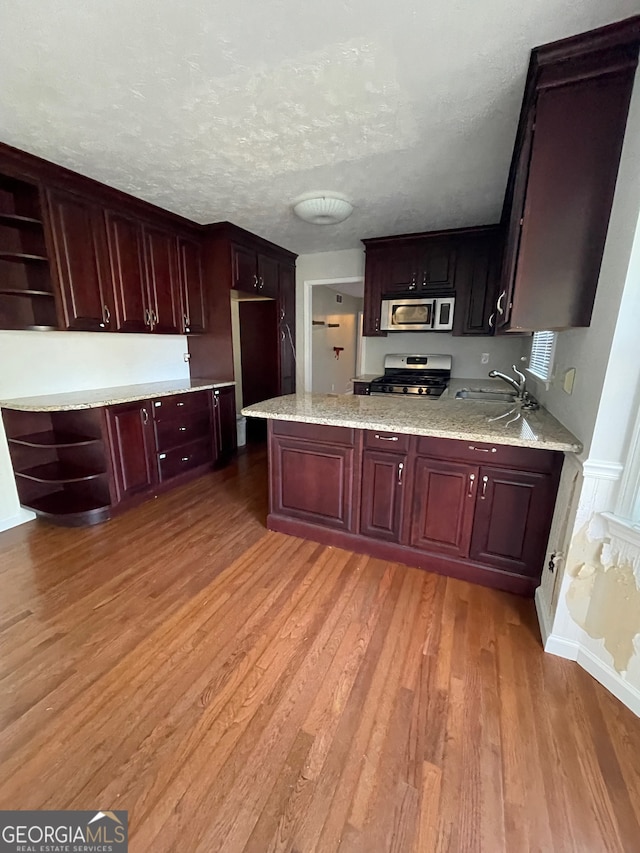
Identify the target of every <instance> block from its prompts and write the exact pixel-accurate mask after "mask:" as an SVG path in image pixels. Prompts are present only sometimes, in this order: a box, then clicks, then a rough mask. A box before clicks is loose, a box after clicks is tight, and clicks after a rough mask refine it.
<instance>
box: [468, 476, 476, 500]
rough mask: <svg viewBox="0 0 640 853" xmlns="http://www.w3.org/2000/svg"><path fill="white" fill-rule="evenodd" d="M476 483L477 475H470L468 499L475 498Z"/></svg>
mask: <svg viewBox="0 0 640 853" xmlns="http://www.w3.org/2000/svg"><path fill="white" fill-rule="evenodd" d="M475 481H476V475H475V474H469V491H468V492H467V497H468V498H472V497H473V484H474V483H475Z"/></svg>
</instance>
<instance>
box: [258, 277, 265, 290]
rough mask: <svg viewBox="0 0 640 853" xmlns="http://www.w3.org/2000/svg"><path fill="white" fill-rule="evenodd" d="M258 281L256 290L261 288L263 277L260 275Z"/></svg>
mask: <svg viewBox="0 0 640 853" xmlns="http://www.w3.org/2000/svg"><path fill="white" fill-rule="evenodd" d="M258 281H259V284H258V290H262V288H263V287H264V279H263V278H262V276H260V278H259V279H258Z"/></svg>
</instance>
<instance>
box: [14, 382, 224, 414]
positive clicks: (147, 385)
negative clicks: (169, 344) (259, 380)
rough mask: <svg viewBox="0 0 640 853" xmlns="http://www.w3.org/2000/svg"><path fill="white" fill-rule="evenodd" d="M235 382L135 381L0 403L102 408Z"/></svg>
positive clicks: (31, 408)
mask: <svg viewBox="0 0 640 853" xmlns="http://www.w3.org/2000/svg"><path fill="white" fill-rule="evenodd" d="M235 384H236V383H235V382H233V381H231V380H224V379H210V378H204V379H191V380H188V379H186V380H185V379H177V380H169V381H168V382H144V383H138V384H136V385H122V386H114V387H113V388H97V389H95V390H93V389H91V390H87V391H69V392H62V393H60V394H45V395H39V396H34V397H16V398H14V399H11V400H0V407H2V408H3V409H11V410H12V411H18V412H71V411H80V410H81V409H99V408H101V407H103V406H115V405H118V404H119V403H135V402H136V401H137V400H146V399H149V398H155V397H170V396H172V395H174V394H190V393H193V392H194V391H207V390H211V389H213V388H227V387H229V386H230V385H235Z"/></svg>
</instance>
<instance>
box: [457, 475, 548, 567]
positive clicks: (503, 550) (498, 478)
mask: <svg viewBox="0 0 640 853" xmlns="http://www.w3.org/2000/svg"><path fill="white" fill-rule="evenodd" d="M553 485H554V481H553V478H552V477H551V476H549V474H542V473H536V472H530V471H514V470H512V469H510V468H505V469H502V468H491V467H481V468H480V470H479V473H478V479H477V483H476V489H477V499H476V503H475V516H474V524H473V533H472V537H471V547H470V556H471V559H472V560H477V561H478V562H480V563H485V564H487V565H490V566H495V567H496V568H498V569H503V570H505V571H509V572H514V573H517V574H523V575H526V574H533V575H535V574H536V573H537V570H538V567H539V566H540V565H541V564H542V560H543V559H544V554H545V546H546V542H547V537H548V532H549V520H550V518H551V516H552V514H553V505H554V500H555V491H554V488H553Z"/></svg>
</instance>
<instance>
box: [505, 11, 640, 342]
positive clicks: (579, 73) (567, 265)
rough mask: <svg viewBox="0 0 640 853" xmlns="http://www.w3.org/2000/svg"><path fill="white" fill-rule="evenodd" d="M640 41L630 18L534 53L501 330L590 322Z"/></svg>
mask: <svg viewBox="0 0 640 853" xmlns="http://www.w3.org/2000/svg"><path fill="white" fill-rule="evenodd" d="M638 41H639V35H638V28H637V22H634V19H631V20H630V21H623V22H621V23H620V24H614V25H611V26H610V27H604V28H602V29H601V30H596V31H594V32H592V33H585V34H584V35H581V36H576V37H573V38H570V39H566V40H565V41H563V42H556V43H554V44H551V45H545V46H543V47H540V48H537V49H535V50H534V51H533V52H532V55H531V62H530V65H529V73H528V77H527V83H526V87H525V97H524V102H523V106H522V112H521V116H520V124H519V127H518V133H517V137H516V144H515V148H514V154H513V158H512V162H511V169H510V174H509V180H508V184H507V192H506V195H505V201H504V206H503V213H502V224H503V227H504V230H505V235H506V236H505V249H504V261H503V268H502V281H501V285H500V292H499V295H498V298H497V302H496V312H497V321H498V328H499V330H500V331H502V332H514V331H515V332H518V331H539V330H547V329H567V328H571V327H579V326H588V325H589V323H590V321H591V313H592V309H593V303H594V300H595V293H596V287H597V283H598V276H599V273H600V266H601V262H602V255H603V251H604V244H605V239H606V235H607V228H608V223H609V216H610V212H611V205H612V202H613V194H614V190H615V184H616V177H617V173H618V164H619V160H620V153H621V150H622V141H623V137H624V131H625V125H626V120H627V113H628V109H629V101H630V97H631V90H632V87H633V80H634V76H635V69H636V65H637V61H638Z"/></svg>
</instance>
